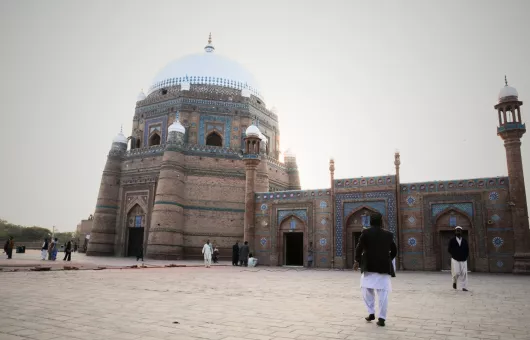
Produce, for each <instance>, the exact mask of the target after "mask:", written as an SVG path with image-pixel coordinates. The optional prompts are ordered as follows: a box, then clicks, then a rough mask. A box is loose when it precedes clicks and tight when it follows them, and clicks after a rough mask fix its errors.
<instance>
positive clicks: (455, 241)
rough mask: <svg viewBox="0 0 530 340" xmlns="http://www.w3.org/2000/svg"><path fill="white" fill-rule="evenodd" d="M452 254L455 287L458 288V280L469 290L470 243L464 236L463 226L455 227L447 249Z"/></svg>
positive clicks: (463, 287)
mask: <svg viewBox="0 0 530 340" xmlns="http://www.w3.org/2000/svg"><path fill="white" fill-rule="evenodd" d="M447 251H448V252H449V254H451V276H452V278H453V288H454V289H457V285H456V283H457V281H458V280H460V282H461V283H462V290H463V291H464V292H467V258H468V257H469V245H468V244H467V241H466V239H465V238H463V237H462V227H460V226H457V227H456V228H455V237H453V238H452V239H451V240H449V247H448V249H447Z"/></svg>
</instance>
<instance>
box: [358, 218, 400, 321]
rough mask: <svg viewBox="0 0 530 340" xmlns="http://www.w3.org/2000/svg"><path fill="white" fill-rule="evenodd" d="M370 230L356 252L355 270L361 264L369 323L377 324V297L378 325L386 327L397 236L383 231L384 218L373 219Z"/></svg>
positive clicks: (366, 230) (393, 275)
mask: <svg viewBox="0 0 530 340" xmlns="http://www.w3.org/2000/svg"><path fill="white" fill-rule="evenodd" d="M370 224H371V227H370V228H368V229H365V230H363V232H362V234H361V237H360V238H359V243H358V244H357V248H356V249H355V265H354V269H355V270H357V269H358V268H359V260H361V273H362V274H361V291H362V294H363V300H364V303H365V305H366V309H367V310H368V314H369V315H368V316H367V317H366V318H365V319H366V321H368V322H370V321H372V320H375V294H376V293H377V296H378V299H379V318H378V321H377V325H378V326H381V327H384V326H385V320H386V316H387V309H388V294H389V293H390V292H391V291H392V283H391V282H390V278H391V277H395V276H396V274H395V263H394V258H395V257H396V254H397V247H396V244H395V243H394V235H393V234H392V233H391V232H389V231H386V230H383V229H382V217H381V215H374V216H372V217H371V218H370Z"/></svg>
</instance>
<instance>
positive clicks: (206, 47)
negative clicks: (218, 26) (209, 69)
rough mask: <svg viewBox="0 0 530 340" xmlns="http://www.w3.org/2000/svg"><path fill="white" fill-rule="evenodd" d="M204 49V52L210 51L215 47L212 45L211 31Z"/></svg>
mask: <svg viewBox="0 0 530 340" xmlns="http://www.w3.org/2000/svg"><path fill="white" fill-rule="evenodd" d="M204 50H205V51H206V53H212V52H213V51H215V47H213V45H212V32H210V35H209V36H208V45H206V46H205V47H204Z"/></svg>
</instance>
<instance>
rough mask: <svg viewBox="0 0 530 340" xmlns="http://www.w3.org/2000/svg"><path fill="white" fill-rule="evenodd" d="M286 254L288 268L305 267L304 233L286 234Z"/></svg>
mask: <svg viewBox="0 0 530 340" xmlns="http://www.w3.org/2000/svg"><path fill="white" fill-rule="evenodd" d="M283 235H284V236H283V237H284V242H283V244H284V254H285V265H286V266H303V265H304V233H285V234H283Z"/></svg>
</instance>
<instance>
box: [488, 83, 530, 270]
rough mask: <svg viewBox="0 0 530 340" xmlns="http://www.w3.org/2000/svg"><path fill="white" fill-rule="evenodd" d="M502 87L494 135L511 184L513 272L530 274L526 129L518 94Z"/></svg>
mask: <svg viewBox="0 0 530 340" xmlns="http://www.w3.org/2000/svg"><path fill="white" fill-rule="evenodd" d="M504 81H505V84H506V85H505V86H504V87H503V88H502V89H501V91H500V93H499V102H498V104H497V105H495V106H494V107H495V109H496V110H497V112H498V115H499V127H498V128H497V135H499V136H500V137H501V138H502V139H503V140H504V147H505V148H506V161H507V163H508V178H509V182H510V202H508V204H509V206H510V209H511V212H512V223H513V237H514V245H515V253H514V256H513V257H514V265H513V272H514V273H517V274H530V229H529V225H528V206H527V204H526V190H525V186H524V174H523V160H522V157H521V137H522V136H523V134H524V133H525V132H526V126H525V124H523V121H522V120H521V105H523V102H521V101H519V98H518V96H519V95H518V93H517V90H516V89H515V88H513V87H511V86H508V81H507V80H506V77H504Z"/></svg>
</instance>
